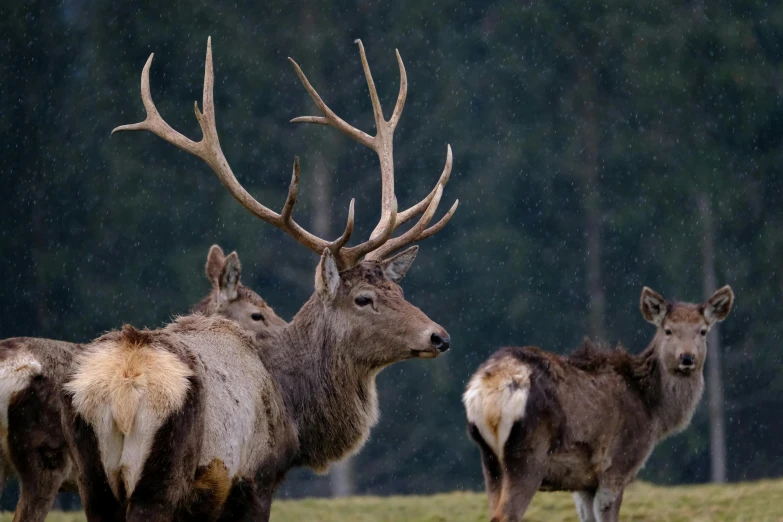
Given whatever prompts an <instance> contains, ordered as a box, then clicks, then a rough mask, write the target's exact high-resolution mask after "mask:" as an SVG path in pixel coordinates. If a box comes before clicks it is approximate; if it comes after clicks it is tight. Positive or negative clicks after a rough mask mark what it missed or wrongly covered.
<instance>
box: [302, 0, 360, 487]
mask: <svg viewBox="0 0 783 522" xmlns="http://www.w3.org/2000/svg"><path fill="white" fill-rule="evenodd" d="M317 17H318V14H317V13H316V12H314V11H313V10H312V9H305V10H304V11H303V13H302V22H303V23H302V25H303V27H304V28H305V31H304V34H309V35H315V34H318V31H317V25H318V18H317ZM322 73H323V71H322V70H320V69H318V68H314V69H312V70H310V71H308V75H309V77H310V82H311V83H312V84H313V85H325V84H326V82H325V81H324V78H323V76H324V75H323V74H322ZM305 100H306V102H305V105H304V106H305V107H311V106H312V105H311V104H312V102H311V100H310V97H309V96H307V95H305ZM316 127H317V128H315V129H314V130H315V131H317V137H316V138H315V142H316V144H317V145H318V146H317V147H316V148H317V150H318V156H317V159H316V162H315V165H314V169H313V192H312V205H313V206H312V208H313V217H312V220H313V223H312V231H313V233H314V234H315V235H316V236H318V237H323V238H331V237H332V211H333V208H332V207H333V205H332V203H333V201H332V200H333V198H332V175H331V172H330V170H329V166H328V164H332V162H328V164H327V160H328V159H330V158H333V157H334V153H333V152H332V151H334V150H336V143H337V140H338V138H339V136H338V133H337V131H335V130H334V129H331V128H328V127H320V126H316ZM308 284H309V285H312V281H308ZM354 490H355V485H354V473H353V461H352V459H350V458H348V459H345V460H343V461H340V462H337V463H335V464H333V465H332V466H331V467H330V468H329V492H330V494H331V496H333V497H347V496H350V495H352V494H353V493H354Z"/></svg>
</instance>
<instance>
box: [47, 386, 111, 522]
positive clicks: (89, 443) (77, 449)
mask: <svg viewBox="0 0 783 522" xmlns="http://www.w3.org/2000/svg"><path fill="white" fill-rule="evenodd" d="M60 398H61V401H60V404H61V407H62V426H63V434H64V435H65V440H66V441H67V443H68V447H69V448H70V452H71V456H72V457H73V460H74V464H75V465H76V469H77V470H78V472H79V495H80V496H81V498H82V505H83V506H84V514H85V516H86V517H87V521H88V522H102V521H106V520H109V521H113V520H122V509H121V508H122V506H121V505H120V503H119V502H118V501H117V499H116V498H115V497H114V494H113V493H112V491H111V488H110V486H109V481H108V479H107V477H106V473H105V472H104V470H103V465H102V463H101V459H100V456H99V455H96V452H95V448H97V447H98V440H97V439H96V437H95V432H94V431H93V429H92V428H91V427H90V425H89V424H87V423H86V422H85V421H84V419H82V418H81V416H78V415H76V412H75V411H74V410H73V406H72V405H71V398H70V396H69V395H67V393H66V392H63V394H62V395H61V397H60Z"/></svg>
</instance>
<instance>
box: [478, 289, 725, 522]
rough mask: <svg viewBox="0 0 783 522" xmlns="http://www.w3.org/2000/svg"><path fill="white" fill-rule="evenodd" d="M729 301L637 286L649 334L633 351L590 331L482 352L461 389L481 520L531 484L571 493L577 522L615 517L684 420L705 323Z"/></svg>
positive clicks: (525, 495)
mask: <svg viewBox="0 0 783 522" xmlns="http://www.w3.org/2000/svg"><path fill="white" fill-rule="evenodd" d="M732 300H733V294H731V290H730V289H729V288H728V287H725V288H724V289H722V290H720V291H719V292H718V293H716V294H715V296H713V297H712V298H711V299H710V301H708V302H707V303H705V304H704V305H692V304H687V303H666V302H665V301H664V300H663V299H662V298H660V296H658V295H657V294H655V293H654V292H652V291H650V290H649V289H645V292H644V293H643V295H642V308H643V313H644V314H645V317H646V318H647V319H648V320H649V321H651V322H653V323H654V324H656V325H657V326H658V332H657V333H656V335H655V337H654V338H653V340H652V342H651V343H650V345H649V346H648V347H647V348H646V349H645V350H644V351H643V352H642V353H640V354H638V355H635V354H630V353H628V352H626V351H625V350H623V349H622V348H618V349H616V350H612V351H609V350H604V349H599V348H596V347H595V346H594V345H593V344H592V343H590V342H589V341H586V342H585V345H584V347H583V348H582V349H581V350H579V351H577V352H576V353H574V354H573V355H571V356H568V357H562V356H558V355H556V354H553V353H549V352H545V351H543V350H540V349H539V348H535V347H530V346H528V347H521V348H520V347H512V348H504V349H501V350H500V351H498V352H496V353H495V354H494V355H492V356H491V357H490V358H489V360H487V362H485V363H484V364H483V365H482V366H481V367H480V368H479V369H478V371H477V372H476V373H475V374H474V375H473V377H472V378H471V380H470V382H469V384H468V387H467V391H466V392H465V395H464V398H463V400H464V403H465V408H466V411H467V415H468V421H469V431H470V434H471V436H472V438H473V439H474V440H475V441H476V443H477V444H478V446H479V448H480V450H481V456H482V466H483V471H484V478H485V484H486V488H487V493H488V495H489V504H490V512H491V515H492V520H493V521H498V522H500V521H503V522H508V521H516V520H520V519H521V517H522V515H523V514H524V512H525V510H526V509H527V506H528V504H529V503H530V501H531V499H532V498H533V495H534V494H535V492H536V491H538V490H542V491H553V490H565V491H574V492H575V502H576V505H577V512H578V514H579V517H580V520H582V521H583V522H585V521H596V520H597V521H611V520H617V518H618V516H619V510H620V504H621V502H622V494H623V490H624V489H625V487H626V486H627V485H628V484H629V483H630V482H631V481H632V480H633V479H634V478H635V477H636V474H637V472H638V471H639V469H640V468H641V467H642V466H643V465H644V462H645V461H646V460H647V457H648V456H649V455H650V453H651V452H652V450H653V448H654V447H655V445H656V444H657V443H658V442H659V441H660V440H661V439H663V438H664V437H666V436H668V435H670V434H672V433H675V432H677V431H680V430H682V429H684V428H685V427H686V426H687V425H688V423H689V422H690V419H691V416H692V415H693V412H694V410H695V408H696V405H697V404H698V402H699V399H700V398H701V395H702V390H703V388H704V377H703V372H702V369H703V365H704V360H705V357H706V342H705V335H706V332H707V330H708V329H709V327H710V326H711V325H712V324H713V323H714V322H715V321H718V320H722V319H723V318H725V316H726V315H727V314H728V312H729V309H730V307H731V302H732Z"/></svg>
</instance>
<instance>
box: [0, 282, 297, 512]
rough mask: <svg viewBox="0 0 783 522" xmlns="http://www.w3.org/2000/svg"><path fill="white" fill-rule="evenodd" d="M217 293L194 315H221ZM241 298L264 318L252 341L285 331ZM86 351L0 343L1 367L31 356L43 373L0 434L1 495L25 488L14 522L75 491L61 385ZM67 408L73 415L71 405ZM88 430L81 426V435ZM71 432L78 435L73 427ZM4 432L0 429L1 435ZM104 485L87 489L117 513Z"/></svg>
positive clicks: (135, 336)
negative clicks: (11, 486)
mask: <svg viewBox="0 0 783 522" xmlns="http://www.w3.org/2000/svg"><path fill="white" fill-rule="evenodd" d="M218 292H219V288H217V287H216V286H215V287H213V288H212V290H211V291H210V293H209V294H208V295H207V296H206V297H205V298H204V299H202V300H201V301H200V302H199V303H198V304H197V305H196V306H195V307H194V310H197V311H198V313H200V314H204V315H210V314H220V313H221V311H220V310H219V309H218V307H217V304H214V305H213V303H217V293H218ZM237 292H238V300H239V301H247V302H249V303H251V304H252V305H253V306H255V307H257V308H258V309H259V311H261V312H262V313H263V314H264V320H265V321H264V322H263V323H261V324H257V325H256V324H251V325H250V326H256V327H257V330H258V331H255V332H252V333H248V334H247V335H248V337H249V338H254V336H259V335H261V336H263V335H264V329H273V328H279V327H281V326H284V325H285V322H284V321H283V320H282V319H280V318H279V317H278V316H277V315H276V314H275V313H274V310H272V309H271V308H270V307H269V305H267V304H266V302H264V300H263V299H261V297H259V296H258V295H257V294H255V293H254V292H253V291H252V290H250V289H249V288H247V287H244V286H242V285H241V283H239V284H238V288H237ZM248 323H249V322H248ZM125 335H126V336H127V337H126V339H127V340H128V341H129V342H130V343H132V344H144V343H147V342H148V341H149V340H150V338H149V335H148V333H147V332H146V331H144V330H136V329H131V330H128V331H127V332H125ZM84 346H85V345H80V344H73V343H67V342H63V341H56V340H51V339H40V338H30V337H19V338H10V339H5V340H0V365H2V364H3V363H4V362H6V361H11V360H12V359H17V358H19V357H28V356H29V357H31V358H32V359H33V360H35V361H37V362H38V363H39V364H40V367H41V371H40V375H37V376H36V377H34V378H33V379H32V380H30V382H29V384H28V385H27V386H26V387H25V388H24V389H23V390H21V391H19V392H18V393H17V394H16V395H14V396H13V397H11V398H10V402H9V405H8V432H7V433H0V439H3V440H4V441H5V444H3V447H2V452H0V471H1V473H0V490H2V486H3V485H4V482H5V479H6V478H8V477H11V476H18V477H19V480H20V485H21V495H20V499H19V504H18V505H17V510H16V518H15V520H23V521H31V522H38V521H43V520H44V519H45V518H46V515H47V513H48V512H49V510H50V509H51V505H52V503H53V501H54V498H55V496H56V494H57V492H58V491H60V490H63V491H73V490H76V488H77V472H76V470H75V469H74V466H73V464H72V460H71V457H70V455H69V453H68V451H67V449H66V446H67V444H66V442H67V441H66V432H65V431H64V430H63V427H62V424H61V419H64V420H63V421H62V422H65V423H66V424H68V425H69V426H72V425H73V424H74V422H75V421H73V420H68V416H67V414H66V413H64V411H63V404H62V402H61V400H60V399H61V397H60V396H61V391H62V386H63V383H65V382H66V381H67V379H68V378H69V376H70V369H71V362H72V360H73V358H74V357H75V356H77V355H79V354H81V353H83V351H84ZM68 405H69V410H70V400H68ZM77 424H78V423H77ZM82 424H83V423H82ZM86 428H87V427H86V426H83V427H82V430H85V429H86ZM71 429H73V430H76V428H73V427H71ZM2 431H3V430H2V429H0V432H2ZM91 437H92V435H89V436H88V435H85V434H82V435H81V436H80V440H79V442H76V441H73V444H74V445H77V444H80V445H82V446H84V447H88V446H89V447H91V448H94V447H95V446H94V438H91ZM85 441H86V442H85ZM91 441H92V442H91ZM98 464H100V461H98ZM101 480H102V482H101V481H98V482H99V483H95V484H92V485H90V486H89V487H90V488H92V489H94V490H95V491H97V492H103V493H99V495H103V497H102V498H104V501H102V502H103V503H104V504H107V505H109V506H110V507H108V508H106V509H107V510H108V511H111V512H113V510H114V509H116V508H117V505H116V501H112V502H108V501H106V500H105V492H106V491H108V492H109V496H111V497H112V499H113V496H112V494H111V492H110V490H109V488H108V481H107V479H106V477H105V475H104V477H103V478H102V479H101ZM99 511H101V509H99ZM101 512H103V511H101Z"/></svg>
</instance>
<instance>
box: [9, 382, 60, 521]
mask: <svg viewBox="0 0 783 522" xmlns="http://www.w3.org/2000/svg"><path fill="white" fill-rule="evenodd" d="M57 401H58V392H57V389H56V388H55V387H54V385H53V384H52V383H51V381H50V380H48V379H46V378H40V379H34V380H33V381H32V382H31V383H30V384H29V386H27V387H26V388H25V389H24V390H22V391H20V392H19V393H17V394H16V395H15V396H14V397H13V398H12V400H11V403H10V404H9V407H8V425H9V428H8V452H9V455H10V458H11V461H12V462H13V463H14V466H15V467H16V470H17V472H18V474H19V482H20V483H21V487H22V491H21V495H20V498H19V505H18V506H17V509H16V516H15V517H14V520H24V521H30V522H43V520H44V519H45V518H46V514H47V513H48V512H49V510H50V509H51V507H52V504H53V503H54V498H55V497H56V496H57V492H58V491H59V490H60V486H61V485H62V482H63V480H65V478H66V474H67V473H68V470H69V468H70V462H69V460H68V451H67V446H66V442H65V439H64V437H63V434H62V426H61V424H60V412H59V410H58V409H57V407H56V406H55V405H56V404H57Z"/></svg>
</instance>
